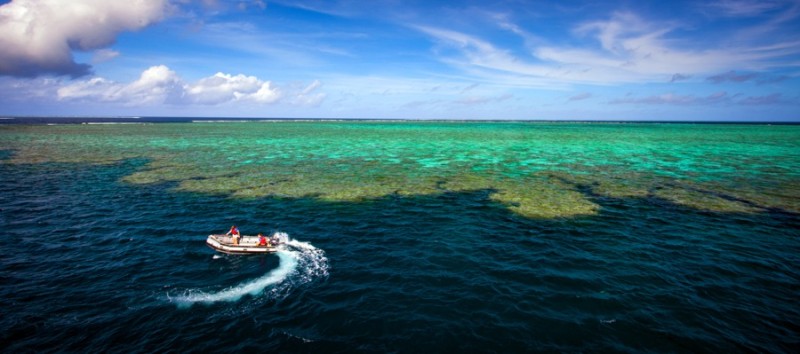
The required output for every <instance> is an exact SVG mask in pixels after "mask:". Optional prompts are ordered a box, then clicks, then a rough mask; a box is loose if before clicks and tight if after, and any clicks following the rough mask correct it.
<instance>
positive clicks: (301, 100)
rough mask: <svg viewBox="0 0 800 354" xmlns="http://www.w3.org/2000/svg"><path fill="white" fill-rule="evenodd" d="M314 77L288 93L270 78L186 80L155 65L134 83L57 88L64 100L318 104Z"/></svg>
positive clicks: (322, 96)
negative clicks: (309, 82) (305, 84)
mask: <svg viewBox="0 0 800 354" xmlns="http://www.w3.org/2000/svg"><path fill="white" fill-rule="evenodd" d="M321 86H322V83H320V82H319V81H318V80H315V81H314V82H312V83H311V84H309V85H307V86H303V87H302V88H297V89H295V88H292V87H289V88H288V89H287V90H285V91H286V92H284V90H281V89H279V88H277V87H275V86H274V85H273V84H272V82H271V81H264V80H261V79H259V78H257V77H255V76H246V75H242V74H238V75H231V74H225V73H216V74H214V75H212V76H209V77H206V78H202V79H200V80H197V81H196V82H185V81H184V80H183V79H182V78H180V76H178V74H177V73H175V72H174V71H172V70H171V69H169V68H168V67H166V66H163V65H160V66H153V67H151V68H149V69H147V70H145V71H144V72H142V74H141V76H140V77H139V78H138V79H137V80H135V81H133V82H131V83H127V84H125V83H118V82H114V81H110V80H107V79H104V78H101V77H94V78H91V79H88V80H83V81H77V82H73V83H71V84H69V85H66V86H62V87H61V88H59V89H58V99H59V100H62V101H74V100H91V101H99V102H113V103H120V104H123V105H126V106H138V105H158V104H171V105H208V106H213V105H223V104H226V103H231V102H243V103H251V104H257V105H261V104H272V103H279V102H286V103H289V104H293V105H300V106H318V105H319V104H321V103H322V101H323V100H324V99H325V97H326V94H325V93H319V92H316V91H317V89H318V88H319V87H321Z"/></svg>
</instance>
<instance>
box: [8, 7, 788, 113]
mask: <svg viewBox="0 0 800 354" xmlns="http://www.w3.org/2000/svg"><path fill="white" fill-rule="evenodd" d="M0 115H2V116H187V117H275V118H376V119H384V118H386V119H392V118H401V119H459V120H460V119H531V120H667V121H671V120H676V121H677V120H709V121H800V0H775V1H770V0H761V1H751V0H722V1H680V0H673V1H635V0H630V1H625V0H616V1H572V0H561V1H524V0H509V1H436V0H425V1H417V0H406V1H403V0H375V1H353V0H294V1H283V0H279V1H268V0H229V1H226V0H217V1H214V0H198V1H191V0H126V1H117V0H70V1H63V0H12V1H8V0H0Z"/></svg>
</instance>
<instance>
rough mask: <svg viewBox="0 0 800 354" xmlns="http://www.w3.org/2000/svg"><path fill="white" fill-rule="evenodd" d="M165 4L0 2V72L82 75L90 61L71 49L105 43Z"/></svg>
mask: <svg viewBox="0 0 800 354" xmlns="http://www.w3.org/2000/svg"><path fill="white" fill-rule="evenodd" d="M167 8H168V3H167V0H130V1H101V0H70V1H62V0H14V1H12V2H10V3H8V4H5V5H2V6H0V33H2V36H0V48H3V49H2V51H0V75H9V76H17V77H34V76H39V75H43V74H55V75H69V76H72V77H80V76H84V75H87V74H89V73H90V69H91V67H90V65H88V64H81V63H76V62H75V60H74V58H73V56H72V51H73V50H80V51H90V50H95V49H101V48H105V47H107V46H109V45H111V44H113V43H114V41H115V40H116V36H117V35H118V34H119V33H120V32H124V31H135V30H138V29H141V28H143V27H145V26H147V25H150V24H152V23H154V22H157V21H159V20H161V19H162V18H163V17H164V15H165V13H166V11H167Z"/></svg>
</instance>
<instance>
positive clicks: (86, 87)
mask: <svg viewBox="0 0 800 354" xmlns="http://www.w3.org/2000/svg"><path fill="white" fill-rule="evenodd" d="M183 86H184V85H183V83H182V81H181V79H180V78H179V77H178V75H177V74H176V73H175V72H174V71H172V70H170V69H169V68H167V67H166V66H163V65H161V66H154V67H151V68H149V69H147V70H145V71H144V72H142V75H141V76H140V77H139V79H137V80H136V81H134V82H131V83H130V84H120V83H116V82H113V81H110V80H106V79H104V78H101V77H94V78H91V79H89V80H85V81H78V82H75V83H72V84H70V85H67V86H64V87H61V88H60V89H58V99H59V100H93V101H101V102H119V103H123V104H125V105H147V104H154V103H161V102H175V101H180V100H181V97H182V93H183V92H182V91H183V90H184V88H183Z"/></svg>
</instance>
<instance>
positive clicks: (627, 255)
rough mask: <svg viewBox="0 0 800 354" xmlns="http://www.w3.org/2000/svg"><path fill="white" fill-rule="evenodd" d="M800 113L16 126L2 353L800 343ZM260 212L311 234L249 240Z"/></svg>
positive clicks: (7, 210) (8, 182) (773, 347)
mask: <svg viewBox="0 0 800 354" xmlns="http://www.w3.org/2000/svg"><path fill="white" fill-rule="evenodd" d="M799 138H800V126H768V125H693V124H610V123H604V124H600V123H593V124H590V123H518V122H513V123H512V122H510V123H442V122H382V123H378V122H271V123H265V122H247V123H194V124H149V125H148V124H137V125H56V126H45V125H35V126H34V125H19V126H0V149H1V150H2V151H3V153H2V155H0V158H2V163H1V164H0V176H1V177H0V178H1V179H0V181H1V182H2V194H0V196H1V197H0V204H1V205H3V207H2V213H1V214H0V217H2V219H1V220H0V221H1V222H2V226H3V229H4V230H5V232H4V238H3V242H4V245H3V247H2V248H0V282H1V283H2V284H3V286H2V288H1V290H0V294H2V298H3V300H4V302H5V303H6V304H7V305H8V306H5V309H4V311H3V312H4V315H3V316H2V319H0V328H2V330H3V334H2V336H3V338H2V341H0V342H2V343H3V346H4V347H3V351H9V352H19V351H43V350H45V351H47V350H64V351H84V350H101V351H140V350H142V351H161V350H168V349H171V350H175V351H186V350H192V351H209V350H213V351H217V350H223V349H221V348H224V350H223V351H227V350H230V351H235V350H259V351H268V350H276V351H290V352H294V351H304V352H308V351H311V352H323V351H324V352H328V351H334V352H340V351H347V352H351V351H364V352H386V351H400V352H418V351H437V352H440V351H453V350H460V351H502V352H509V351H511V352H515V351H516V352H519V351H534V350H554V351H629V352H641V351H657V352H662V351H703V352H719V351H734V352H741V351H770V352H792V351H794V350H795V349H796V348H797V347H798V345H800V311H798V309H797V306H796V305H795V302H796V298H797V294H798V289H800V271H799V270H798V264H800V262H798V261H800V259H798V256H797V255H798V254H800V238H799V237H798V236H800V231H798V230H800V218H798V215H800V176H798V174H800V139H799ZM230 224H237V225H239V226H240V227H241V228H242V230H243V231H244V232H245V233H246V234H254V233H257V232H268V231H271V230H274V229H280V230H282V231H285V232H287V233H288V234H289V235H290V237H291V238H292V241H291V243H290V244H289V245H288V246H287V247H285V249H283V250H282V251H281V252H279V253H278V254H274V255H268V256H250V257H242V256H226V255H219V254H215V253H214V252H213V251H212V250H210V249H208V248H207V247H206V246H205V245H204V240H205V236H206V235H207V234H209V233H212V232H219V231H224V230H225V229H226V228H227V227H229V226H230Z"/></svg>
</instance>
